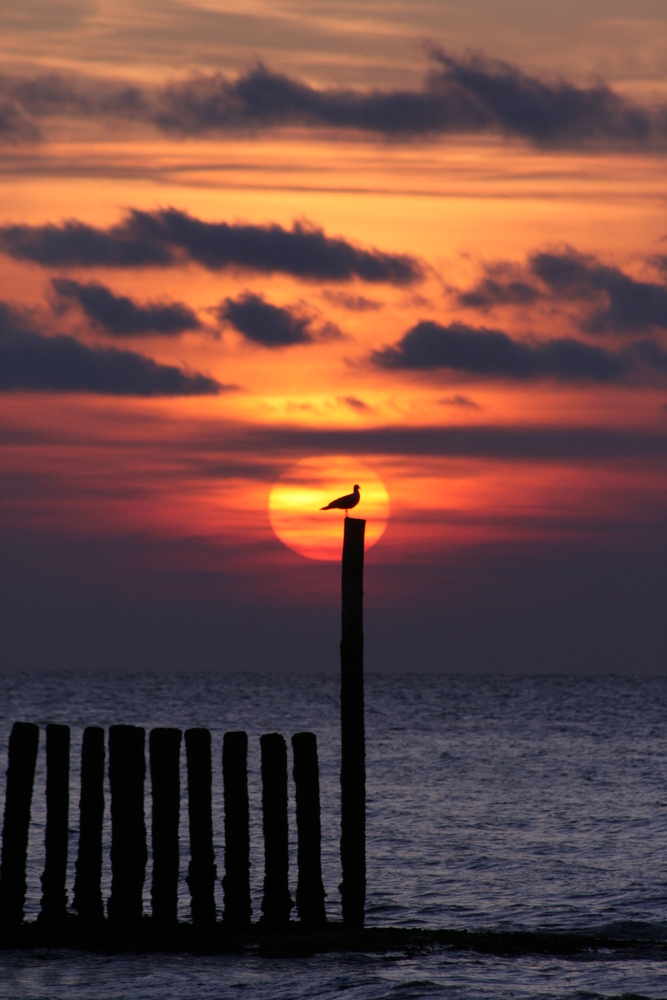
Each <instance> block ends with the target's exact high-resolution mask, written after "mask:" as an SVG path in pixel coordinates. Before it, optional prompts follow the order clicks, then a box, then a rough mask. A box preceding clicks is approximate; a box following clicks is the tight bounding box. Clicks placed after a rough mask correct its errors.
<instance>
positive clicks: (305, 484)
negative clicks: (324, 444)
mask: <svg viewBox="0 0 667 1000" xmlns="http://www.w3.org/2000/svg"><path fill="white" fill-rule="evenodd" d="M354 483H358V484H359V487H360V493H361V499H360V501H359V505H358V507H355V508H354V516H358V517H363V518H365V520H366V548H367V549H369V548H370V547H371V546H372V545H375V543H376V542H377V541H379V539H380V538H382V535H383V534H384V532H385V529H386V527H387V520H388V519H389V496H388V494H387V490H386V487H385V485H384V483H383V482H382V480H381V479H380V477H379V476H378V475H377V473H375V472H373V470H372V469H370V468H369V467H368V466H367V465H365V464H364V463H363V462H360V461H359V460H358V459H356V458H354V457H353V456H352V457H350V456H345V455H333V456H331V455H326V456H323V457H321V458H305V459H302V461H300V462H297V463H296V464H295V465H292V466H290V468H289V469H288V470H287V471H286V472H285V473H283V475H282V476H281V477H280V479H279V480H278V482H277V483H276V484H275V486H274V487H273V489H272V490H271V496H270V497H269V518H270V521H271V527H272V528H273V530H274V532H275V533H276V535H277V537H278V538H279V539H280V541H281V542H283V543H284V544H285V545H287V546H288V548H290V549H293V550H294V551H295V552H298V553H299V554H300V555H302V556H306V557H307V558H309V559H328V560H332V559H340V555H341V548H342V544H343V526H342V523H341V522H342V520H343V518H344V513H343V511H342V510H330V511H323V510H321V508H322V507H324V506H326V504H328V503H329V502H330V501H331V500H335V499H336V497H339V496H343V495H345V494H348V493H350V492H351V491H352V486H353V484H354Z"/></svg>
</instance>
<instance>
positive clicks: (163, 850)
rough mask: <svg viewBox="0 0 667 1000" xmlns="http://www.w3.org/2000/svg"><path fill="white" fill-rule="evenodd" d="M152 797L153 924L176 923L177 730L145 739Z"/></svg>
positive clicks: (158, 731) (160, 731)
mask: <svg viewBox="0 0 667 1000" xmlns="http://www.w3.org/2000/svg"><path fill="white" fill-rule="evenodd" d="M148 747H149V753H150V763H151V789H152V793H153V822H152V828H151V835H152V842H153V881H152V884H151V905H152V909H153V924H154V925H155V926H156V927H157V926H159V927H170V926H173V925H174V924H176V923H177V922H178V861H179V858H178V853H179V852H178V823H179V818H180V809H181V773H180V760H179V758H180V752H181V730H180V729H151V732H150V736H149V738H148Z"/></svg>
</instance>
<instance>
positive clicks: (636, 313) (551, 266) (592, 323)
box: [457, 247, 667, 336]
mask: <svg viewBox="0 0 667 1000" xmlns="http://www.w3.org/2000/svg"><path fill="white" fill-rule="evenodd" d="M653 263H654V264H655V265H656V266H658V267H659V266H660V261H659V260H654V261H653ZM540 299H542V300H549V301H551V302H555V303H556V304H558V303H559V302H561V303H562V302H568V301H569V302H579V303H582V304H583V306H584V314H583V315H582V317H581V320H580V325H581V328H582V330H584V331H586V332H587V333H615V334H623V335H629V336H634V335H636V334H637V333H641V332H642V331H647V330H651V329H653V328H656V327H657V328H659V329H663V330H664V329H667V286H666V285H665V284H661V283H658V282H650V281H637V279H635V278H633V277H631V276H630V275H628V274H626V273H625V272H624V271H622V270H621V269H620V268H618V267H613V266H610V265H608V264H603V263H602V262H601V261H600V260H599V259H598V258H597V257H594V256H592V255H585V254H580V253H577V251H576V250H573V249H572V248H571V247H564V248H563V249H562V250H551V251H544V252H541V253H535V254H532V255H531V256H530V257H529V259H528V261H527V263H526V264H525V266H513V265H510V264H505V263H500V264H495V263H494V264H488V265H487V266H486V267H485V270H484V275H483V277H482V279H481V281H480V282H479V283H478V284H477V285H476V286H475V287H474V288H472V289H470V290H469V291H466V292H460V293H459V294H458V296H457V300H458V302H459V305H462V306H466V307H468V308H477V309H482V310H486V309H491V308H493V307H494V306H505V305H532V304H533V303H535V302H537V301H538V300H540Z"/></svg>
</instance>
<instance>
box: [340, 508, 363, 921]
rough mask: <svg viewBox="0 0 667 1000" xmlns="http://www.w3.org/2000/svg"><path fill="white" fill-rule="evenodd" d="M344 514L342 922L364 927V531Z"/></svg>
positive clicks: (359, 521)
mask: <svg viewBox="0 0 667 1000" xmlns="http://www.w3.org/2000/svg"><path fill="white" fill-rule="evenodd" d="M365 528H366V522H365V521H364V520H362V519H360V518H356V517H346V518H345V532H344V537H343V580H342V582H343V587H342V591H343V593H342V597H343V614H342V638H341V643H340V673H341V685H340V723H341V769H340V786H341V823H340V826H341V836H340V856H341V862H342V868H343V880H342V883H341V894H342V903H343V922H344V923H345V924H347V925H348V926H350V927H363V923H364V905H365V902H366V746H365V736H364V626H363V595H364V530H365Z"/></svg>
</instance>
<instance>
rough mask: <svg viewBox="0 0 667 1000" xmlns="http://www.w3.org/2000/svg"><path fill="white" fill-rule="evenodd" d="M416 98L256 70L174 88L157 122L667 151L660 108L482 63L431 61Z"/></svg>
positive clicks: (194, 128) (185, 128)
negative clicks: (488, 137)
mask: <svg viewBox="0 0 667 1000" xmlns="http://www.w3.org/2000/svg"><path fill="white" fill-rule="evenodd" d="M431 55H432V59H433V63H434V68H433V69H432V71H431V72H430V73H429V74H428V76H427V78H426V81H425V83H424V86H423V87H422V88H421V90H417V91H407V90H394V91H384V92H383V91H370V92H363V91H358V90H351V89H345V90H343V89H336V88H328V89H324V90H317V89H315V88H313V87H311V86H310V85H308V84H306V83H303V82H302V81H300V80H296V79H293V78H291V77H288V76H286V75H284V74H279V73H273V72H271V70H269V69H267V68H266V67H265V66H262V65H259V66H256V67H255V68H253V69H251V70H249V71H248V72H246V73H245V74H243V75H242V76H240V77H238V78H237V79H236V80H234V81H230V80H229V79H227V78H226V77H223V76H221V75H216V76H211V77H199V78H197V79H194V80H189V81H184V82H180V83H176V84H172V85H170V86H168V87H166V88H165V89H164V90H163V91H162V92H161V93H160V94H159V96H158V103H157V110H156V113H155V115H154V117H153V121H154V122H155V124H157V125H158V126H159V127H160V128H163V129H164V130H166V131H171V132H176V133H180V134H186V135H187V134H198V133H200V132H202V131H204V132H207V131H219V130H229V129H246V128H253V129H257V128H271V127H280V126H289V125H292V126H293V125H301V126H312V127H317V128H321V127H327V128H334V129H355V130H359V131H363V132H370V133H376V134H380V135H384V136H391V137H394V138H406V137H411V136H424V135H442V134H452V133H459V134H460V133H484V132H500V133H503V134H505V135H508V136H516V137H519V138H523V139H527V140H529V141H530V142H532V143H534V144H536V145H538V146H550V147H575V148H579V147H590V148H596V147H614V148H627V149H638V148H639V149H645V148H651V147H654V146H657V147H660V148H664V146H665V142H666V139H667V127H666V122H665V113H664V109H663V108H660V109H656V110H653V109H651V108H644V107H641V106H639V105H637V104H634V103H633V102H632V101H629V100H627V99H625V98H623V97H621V96H620V95H619V94H616V93H615V92H614V91H613V90H611V89H610V88H609V87H607V86H605V85H604V84H600V85H598V86H593V87H578V86H576V85H575V84H572V83H568V82H566V81H563V80H556V81H544V80H540V79H538V78H536V77H531V76H528V75H527V74H525V73H522V72H521V70H519V69H518V68H517V67H515V66H512V65H510V64H508V63H504V62H499V61H496V60H492V59H489V58H486V57H485V56H482V55H477V56H470V57H467V58H463V59H456V58H454V57H452V56H450V55H447V54H445V53H443V52H440V51H437V50H434V51H433V52H432V53H431Z"/></svg>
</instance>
